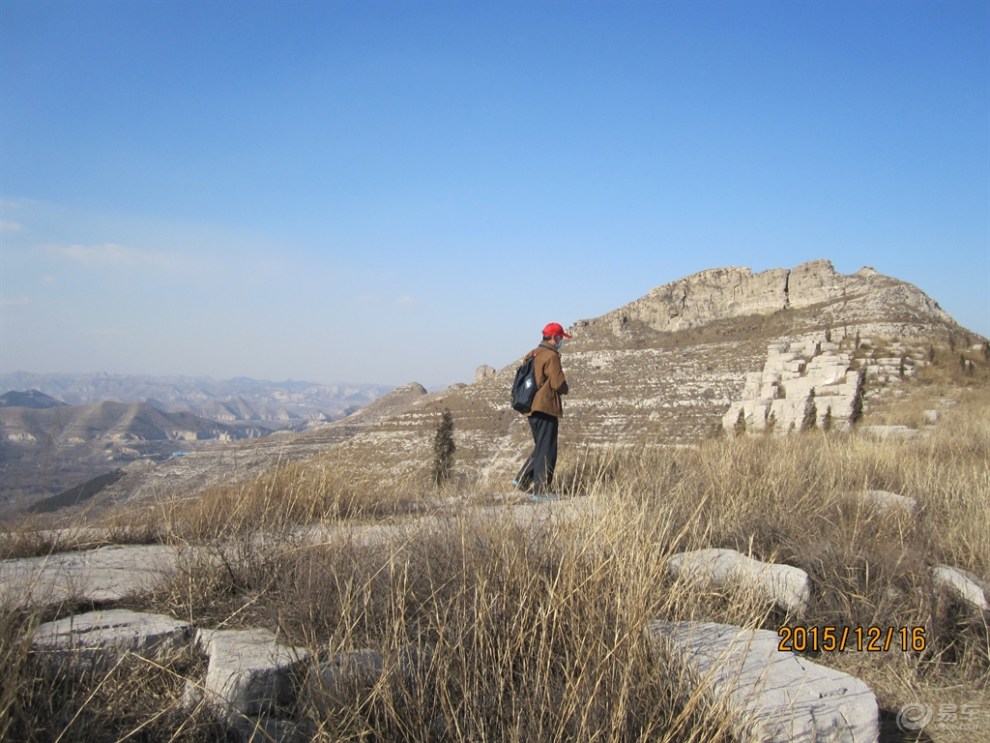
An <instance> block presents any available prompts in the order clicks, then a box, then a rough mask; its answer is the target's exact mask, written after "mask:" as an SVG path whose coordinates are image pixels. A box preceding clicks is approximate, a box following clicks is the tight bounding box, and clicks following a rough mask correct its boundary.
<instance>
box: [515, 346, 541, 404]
mask: <svg viewBox="0 0 990 743" xmlns="http://www.w3.org/2000/svg"><path fill="white" fill-rule="evenodd" d="M534 397H536V366H535V364H534V358H533V356H529V357H528V358H527V359H526V360H525V361H524V362H523V363H522V366H520V367H519V368H518V369H516V378H515V380H514V381H513V382H512V408H513V410H518V411H519V412H520V413H528V412H530V411H531V410H532V409H533V398H534Z"/></svg>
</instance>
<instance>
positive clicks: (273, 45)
mask: <svg viewBox="0 0 990 743" xmlns="http://www.w3.org/2000/svg"><path fill="white" fill-rule="evenodd" d="M0 207H2V214H0V240H2V242H0V249H2V250H0V313H2V314H0V371H2V372H10V371H15V370H18V369H23V370H27V371H35V372H89V371H108V372H117V373H147V374H188V375H210V376H214V377H217V378H226V377H233V376H240V375H243V376H251V377H257V378H267V379H276V380H279V379H288V378H292V379H306V380H313V381H320V382H333V381H351V382H375V383H383V384H403V383H405V382H408V381H413V380H415V381H419V382H421V383H423V384H426V385H428V386H431V387H437V386H442V385H446V384H449V383H451V382H455V381H470V379H471V378H472V376H473V371H474V369H475V367H477V366H478V365H481V364H491V365H492V366H495V367H502V366H504V365H506V364H508V363H510V362H512V361H513V360H515V359H516V358H517V357H518V356H521V355H522V354H523V353H524V352H525V351H526V350H527V349H528V348H529V347H530V346H531V345H532V344H533V343H534V342H536V341H538V340H539V338H538V335H539V329H540V328H541V327H542V326H543V325H544V324H545V323H546V322H550V321H558V322H561V323H563V324H564V325H565V326H566V325H569V324H571V323H573V322H575V321H577V320H579V319H585V318H591V317H595V316H598V315H600V314H603V313H605V312H607V311H609V310H611V309H614V308H616V307H618V306H621V305H623V304H625V303H627V302H630V301H632V300H634V299H636V298H638V297H640V296H642V295H643V294H646V293H647V292H648V291H649V290H650V289H652V288H653V287H655V286H659V285H661V284H664V283H667V282H669V281H673V280H675V279H678V278H680V277H682V276H685V275H688V274H691V273H694V272H696V271H701V270H704V269H707V268H714V267H719V266H730V265H733V266H748V267H750V268H752V269H753V270H754V271H759V270H765V269H768V268H774V267H792V266H795V265H797V264H799V263H802V262H804V261H806V260H811V259H816V258H828V259H830V260H832V261H833V263H834V264H835V266H836V268H837V269H838V270H840V271H842V272H844V273H851V272H853V271H855V270H857V269H858V268H860V267H861V266H863V265H871V266H873V267H875V268H876V269H877V270H879V271H880V272H881V273H885V274H888V275H891V276H895V277H897V278H899V279H903V280H905V281H908V282H911V283H913V284H915V285H917V286H918V287H920V288H921V289H922V290H924V291H925V292H926V293H927V294H929V295H930V296H931V297H933V298H934V299H935V300H936V301H938V302H939V303H940V304H941V305H942V306H943V308H945V309H946V310H947V311H948V312H949V313H950V314H952V315H953V317H955V318H956V319H957V320H958V321H959V322H960V323H962V324H963V325H965V326H966V327H968V328H970V329H971V330H974V331H976V332H978V333H981V334H983V335H990V3H988V2H986V1H985V0H983V1H981V2H965V1H952V0H944V1H942V2H828V3H815V2H770V3H754V2H742V1H739V2H628V3H624V2H609V3H597V2H594V3H593V2H498V3H483V2H471V3H467V2H425V1H424V2H361V3H350V2H336V3H334V2H314V3H310V2H233V3H230V2H167V1H163V2H98V1H95V0H92V1H89V2H73V1H72V0H64V1H62V2H45V1H44V0H30V1H28V2H24V1H20V0H0Z"/></svg>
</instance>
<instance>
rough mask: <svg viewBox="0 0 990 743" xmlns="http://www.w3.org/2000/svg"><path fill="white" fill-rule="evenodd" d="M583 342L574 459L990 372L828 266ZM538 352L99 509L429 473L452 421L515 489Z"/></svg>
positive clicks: (955, 334)
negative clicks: (247, 487)
mask: <svg viewBox="0 0 990 743" xmlns="http://www.w3.org/2000/svg"><path fill="white" fill-rule="evenodd" d="M552 319H560V318H547V317H543V318H539V317H536V318H534V327H539V326H540V324H541V323H543V322H546V321H548V320H552ZM569 332H571V333H572V334H573V335H574V338H573V340H571V341H568V343H567V345H566V346H565V348H564V350H563V352H562V360H563V366H564V370H565V373H566V374H567V378H568V381H569V386H570V388H571V392H570V394H569V395H568V396H567V398H566V400H565V404H564V415H565V417H564V420H563V421H562V424H561V438H560V445H561V451H562V453H563V455H564V456H565V457H567V456H571V457H576V456H578V454H579V453H580V452H585V451H594V450H596V449H600V448H603V447H623V446H634V445H643V444H645V445H648V446H668V445H677V446H680V445H685V444H692V443H696V442H698V441H700V440H702V439H704V438H705V437H708V436H712V435H720V434H721V433H722V432H724V431H725V430H726V426H727V425H728V426H729V429H730V430H732V427H733V424H735V423H737V419H736V417H735V416H734V414H738V416H739V417H741V419H742V422H743V423H744V424H747V425H749V426H750V428H751V429H752V430H767V431H769V430H771V429H773V426H772V422H773V416H774V415H778V414H779V415H780V416H781V419H780V420H781V421H782V425H780V426H778V427H776V429H773V430H775V431H776V433H778V434H783V433H787V432H788V431H789V430H792V429H793V428H794V427H795V426H796V425H800V426H802V427H803V426H805V425H812V426H818V427H824V426H826V425H835V426H847V425H851V423H852V420H851V418H852V414H853V412H854V411H855V410H856V408H857V406H860V405H863V404H865V405H866V407H867V409H868V408H869V405H870V404H871V400H873V399H876V398H877V396H880V395H883V394H886V392H887V391H888V390H892V389H895V388H896V387H897V385H898V384H899V382H900V381H901V380H902V379H903V378H905V377H907V376H910V375H911V374H913V373H914V371H915V370H916V369H917V368H919V367H921V366H923V365H924V364H926V363H930V359H929V356H930V349H931V348H932V347H934V346H935V345H936V344H937V345H938V346H939V347H941V348H945V347H948V348H952V349H955V350H954V351H953V353H954V354H958V355H959V356H960V357H962V358H963V359H968V358H971V359H972V360H973V361H974V362H975V363H978V364H979V365H980V366H979V369H980V372H979V373H980V374H982V375H984V376H986V375H987V373H988V372H987V361H986V357H985V355H984V354H982V353H980V352H978V351H974V350H973V349H974V348H977V349H979V348H982V345H981V344H984V343H986V339H985V338H982V337H981V336H979V335H978V334H975V333H972V332H971V331H968V330H967V329H965V328H963V327H961V326H960V325H958V324H957V323H956V322H955V321H954V320H953V319H952V318H951V317H950V316H949V315H948V314H947V313H945V311H943V310H942V309H941V307H939V305H938V303H937V302H935V301H934V300H933V299H931V298H930V297H928V296H927V295H926V294H925V293H924V292H922V291H921V290H920V289H918V288H917V287H915V286H912V285H911V284H907V283H905V282H902V281H899V280H897V279H895V278H892V277H888V276H883V275H882V274H879V273H878V272H876V271H874V270H873V269H870V268H864V269H861V270H860V271H857V272H856V273H854V274H849V275H845V274H840V273H838V272H837V271H836V270H835V269H834V267H833V266H832V264H831V263H830V262H828V261H813V262H810V263H805V264H802V265H800V266H797V267H795V268H793V269H772V270H770V271H764V272H761V273H753V272H752V271H750V270H749V269H746V268H719V269H712V270H708V271H702V272H700V273H697V274H693V275H691V276H688V277H685V278H683V279H679V280H677V281H674V282H671V283H669V284H665V285H663V286H660V287H657V288H656V289H654V290H653V291H651V292H650V293H649V294H647V295H646V296H644V297H641V298H639V299H636V300H634V301H632V302H630V303H628V304H626V305H624V306H622V307H619V308H617V309H615V310H613V311H611V312H608V313H606V314H604V315H602V316H600V317H597V318H593V319H588V320H580V321H578V322H576V323H575V324H574V325H572V326H571V327H570V328H569ZM538 343H539V338H538V337H536V336H535V333H534V337H533V339H532V343H531V345H530V346H529V347H526V348H520V349H519V358H517V359H512V360H503V363H505V364H506V365H505V366H503V368H502V369H501V370H498V371H496V370H494V369H492V368H490V367H481V368H480V369H479V373H478V374H477V376H476V380H475V382H474V383H473V384H468V385H464V384H458V385H452V386H451V387H450V388H448V389H446V390H443V391H440V392H433V393H427V392H426V390H425V389H423V388H422V387H421V386H420V385H418V384H415V383H412V384H409V385H406V386H405V387H403V388H400V389H398V390H395V391H393V392H392V393H390V394H389V395H387V396H385V397H383V398H382V399H381V400H379V401H376V403H375V404H373V405H369V406H368V407H367V408H365V409H363V410H361V411H359V412H358V413H356V414H355V415H353V416H350V417H349V418H345V419H343V420H339V421H335V422H333V423H330V424H328V425H326V426H324V427H322V428H320V429H318V430H314V431H308V432H305V433H299V434H290V433H282V434H277V435H276V436H273V437H266V438H264V439H259V440H256V441H244V442H234V443H230V444H224V445H222V450H223V455H222V456H217V455H216V453H213V454H209V453H207V452H204V451H196V452H192V453H190V455H189V456H184V457H181V458H178V459H171V460H167V461H163V462H160V463H157V464H155V465H154V466H149V467H142V468H136V467H131V468H126V469H125V474H124V476H122V477H121V478H120V479H119V480H118V481H116V482H114V483H113V484H111V485H110V486H108V487H107V488H106V489H105V490H104V491H103V492H101V493H100V494H98V495H96V496H94V497H92V498H91V499H90V500H89V505H90V506H92V507H94V508H97V509H98V508H104V509H106V508H112V507H116V506H119V505H121V504H128V505H132V504H136V503H141V502H154V500H155V499H157V498H161V497H163V495H194V494H195V493H196V492H198V490H199V489H201V488H202V487H204V486H206V485H208V484H211V483H216V482H219V481H231V480H236V479H237V478H247V477H252V476H254V475H256V474H258V473H260V472H264V471H266V470H268V469H270V468H272V467H274V466H276V464H277V463H279V462H285V461H291V460H296V459H302V458H306V457H311V456H314V455H317V454H322V455H325V456H327V457H328V458H329V460H328V461H332V462H333V463H334V466H340V467H344V466H348V463H350V464H353V465H355V466H359V467H361V468H363V469H365V470H367V468H368V467H369V466H371V467H373V468H374V470H375V471H376V472H380V473H381V474H382V476H383V477H390V478H394V477H401V476H403V475H404V474H405V473H409V472H416V471H419V472H428V471H429V465H430V461H431V457H432V442H433V437H434V433H435V430H436V426H437V424H438V422H439V420H440V416H441V414H442V412H443V411H444V410H446V409H449V410H450V411H451V412H452V414H453V417H454V424H455V432H454V436H455V442H456V446H457V453H456V457H455V460H456V461H455V471H456V476H457V477H461V478H466V479H467V480H469V481H473V480H479V481H481V482H482V483H486V482H487V483H489V484H490V487H491V488H492V489H493V492H501V491H504V490H505V489H506V488H507V486H508V482H509V480H510V479H511V476H512V475H513V474H514V473H515V471H516V469H517V468H518V466H519V463H520V462H521V460H522V459H523V458H524V457H525V455H526V453H527V451H528V449H529V448H531V445H532V444H531V438H530V433H529V428H528V426H527V425H526V420H525V418H524V417H523V416H520V415H519V414H518V413H516V412H514V411H513V410H512V409H511V408H510V407H509V402H508V390H509V386H510V383H511V380H512V377H513V374H514V371H515V367H516V365H517V364H518V363H519V359H520V358H521V357H522V356H523V355H524V354H525V353H526V352H527V351H529V350H530V348H532V347H534V346H536V345H537V344H538ZM952 362H953V363H959V358H953V359H952ZM816 396H817V397H816ZM816 402H817V407H816V405H815V403H816ZM840 402H841V404H840ZM785 413H786V414H787V415H790V416H791V417H790V419H789V423H788V419H786V418H784V417H783V416H784V414H785ZM726 416H729V417H730V418H732V420H729V421H728V424H727V423H726V420H725V419H726ZM455 482H456V478H455Z"/></svg>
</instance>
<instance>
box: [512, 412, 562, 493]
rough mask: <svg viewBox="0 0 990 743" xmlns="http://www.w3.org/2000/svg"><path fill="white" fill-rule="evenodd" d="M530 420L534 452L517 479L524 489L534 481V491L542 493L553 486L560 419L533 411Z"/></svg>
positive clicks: (527, 459)
mask: <svg viewBox="0 0 990 743" xmlns="http://www.w3.org/2000/svg"><path fill="white" fill-rule="evenodd" d="M528 420H529V429H530V431H532V432H533V453H532V454H530V455H529V457H527V458H526V461H525V462H524V463H523V466H522V469H521V470H519V474H518V475H517V476H516V480H518V481H519V483H520V484H521V486H523V488H524V489H525V487H527V486H528V484H529V483H530V482H532V483H533V493H534V494H536V495H540V494H542V493H547V492H550V491H551V490H552V488H553V471H554V470H555V469H556V468H557V430H558V428H559V421H558V420H557V418H555V417H554V416H552V415H547V414H546V413H532V414H531V415H530V416H529V419H528Z"/></svg>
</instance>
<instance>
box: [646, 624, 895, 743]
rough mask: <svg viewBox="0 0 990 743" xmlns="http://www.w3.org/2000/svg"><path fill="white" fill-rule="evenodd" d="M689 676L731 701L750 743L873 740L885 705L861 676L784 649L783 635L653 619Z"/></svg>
mask: <svg viewBox="0 0 990 743" xmlns="http://www.w3.org/2000/svg"><path fill="white" fill-rule="evenodd" d="M647 632H648V635H649V638H650V640H651V642H652V643H653V644H654V645H655V646H656V647H657V649H658V650H659V651H660V652H662V653H664V654H665V655H667V656H668V657H670V658H671V660H673V662H674V663H675V665H677V666H679V667H680V668H682V669H683V670H684V677H685V679H686V680H687V682H688V683H689V684H691V685H693V686H694V687H695V688H696V689H697V690H699V691H700V693H702V694H703V695H705V696H707V697H709V698H711V699H712V700H714V701H715V702H717V703H719V704H722V705H724V706H725V707H726V708H727V710H728V712H729V714H730V715H731V718H732V719H731V728H732V730H733V732H734V734H735V737H736V739H737V740H739V741H742V742H743V743H873V742H874V741H877V740H878V738H879V735H880V729H879V708H878V705H877V700H876V696H875V695H874V694H873V691H872V690H871V689H870V688H869V687H868V686H867V685H866V684H865V683H863V682H862V681H861V680H859V679H857V678H855V677H853V676H850V675H848V674H845V673H842V672H840V671H835V670H833V669H830V668H826V667H825V666H822V665H819V664H817V663H813V662H811V661H809V660H807V659H806V658H804V657H802V656H800V655H798V654H796V653H793V652H791V651H784V652H781V651H780V650H779V649H778V643H779V641H780V638H779V637H778V635H777V633H775V632H770V631H768V630H751V629H742V628H740V627H733V626H730V625H725V624H715V623H711V622H664V621H655V622H651V623H650V624H649V625H648V628H647Z"/></svg>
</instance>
